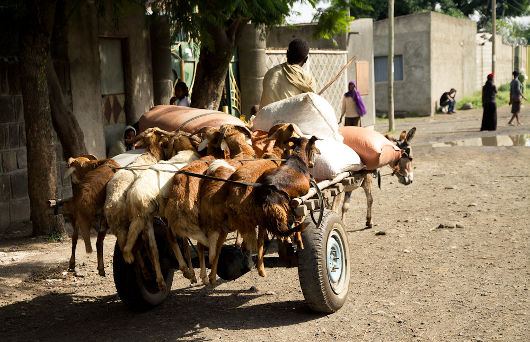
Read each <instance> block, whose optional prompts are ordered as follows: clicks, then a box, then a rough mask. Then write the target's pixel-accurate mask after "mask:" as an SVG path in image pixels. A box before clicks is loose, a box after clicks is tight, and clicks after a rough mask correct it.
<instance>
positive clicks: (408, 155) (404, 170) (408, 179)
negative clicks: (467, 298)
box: [342, 127, 416, 228]
mask: <svg viewBox="0 0 530 342" xmlns="http://www.w3.org/2000/svg"><path fill="white" fill-rule="evenodd" d="M415 133H416V127H413V128H411V129H410V131H409V132H408V133H407V131H403V132H401V135H400V137H399V139H395V138H393V137H391V136H388V135H385V136H386V138H387V139H389V140H390V141H393V142H394V143H395V144H396V145H397V146H398V147H399V148H400V149H401V157H400V158H399V159H398V160H396V161H395V162H393V163H390V164H389V165H388V166H389V167H390V168H391V169H392V175H394V176H396V177H398V181H399V183H401V184H403V185H410V184H411V183H412V181H413V178H414V175H413V168H412V159H413V156H412V146H411V145H410V142H411V140H412V138H414V134H415ZM375 175H376V172H375V171H365V172H363V175H362V177H361V178H362V179H361V182H362V183H361V187H362V188H363V190H364V193H365V195H366V228H372V226H373V222H372V204H373V201H374V200H373V197H372V181H373V176H375ZM350 198H351V191H348V192H345V194H344V202H343V205H342V219H343V220H344V216H345V214H346V212H347V211H348V209H349V208H350Z"/></svg>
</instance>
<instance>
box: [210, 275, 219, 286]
mask: <svg viewBox="0 0 530 342" xmlns="http://www.w3.org/2000/svg"><path fill="white" fill-rule="evenodd" d="M209 278H210V285H212V286H214V285H215V283H216V281H217V275H215V274H210V276H209Z"/></svg>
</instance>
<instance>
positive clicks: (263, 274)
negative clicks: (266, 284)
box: [258, 269, 267, 277]
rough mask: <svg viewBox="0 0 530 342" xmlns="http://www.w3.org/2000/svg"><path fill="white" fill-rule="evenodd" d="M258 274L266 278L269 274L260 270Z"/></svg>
mask: <svg viewBox="0 0 530 342" xmlns="http://www.w3.org/2000/svg"><path fill="white" fill-rule="evenodd" d="M258 274H259V275H260V277H266V276H267V273H266V272H265V270H260V269H258Z"/></svg>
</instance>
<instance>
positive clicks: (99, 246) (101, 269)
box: [96, 217, 107, 277]
mask: <svg viewBox="0 0 530 342" xmlns="http://www.w3.org/2000/svg"><path fill="white" fill-rule="evenodd" d="M106 235H107V221H106V220H105V218H104V217H102V218H101V221H100V222H99V231H98V239H97V240H96V251H97V254H98V274H99V275H100V276H102V277H104V276H105V264H104V263H103V241H104V240H105V236H106Z"/></svg>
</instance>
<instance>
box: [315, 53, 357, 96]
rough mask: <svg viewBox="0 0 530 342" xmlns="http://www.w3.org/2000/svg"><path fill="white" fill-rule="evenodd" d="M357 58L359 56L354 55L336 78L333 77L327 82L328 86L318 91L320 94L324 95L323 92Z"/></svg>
mask: <svg viewBox="0 0 530 342" xmlns="http://www.w3.org/2000/svg"><path fill="white" fill-rule="evenodd" d="M355 59H357V56H353V57H352V58H351V59H350V60H349V61H348V63H346V65H345V66H344V67H343V68H342V69H341V71H339V73H338V74H337V76H335V78H333V79H332V80H331V81H330V82H329V83H328V84H326V86H325V87H324V88H322V90H321V91H319V92H318V95H322V93H323V92H325V91H326V89H328V88H329V86H330V85H332V84H333V83H334V82H335V81H336V80H337V79H338V78H339V77H340V75H342V73H343V72H344V71H345V70H346V68H347V67H348V66H350V64H352V63H353V61H354V60H355Z"/></svg>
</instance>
